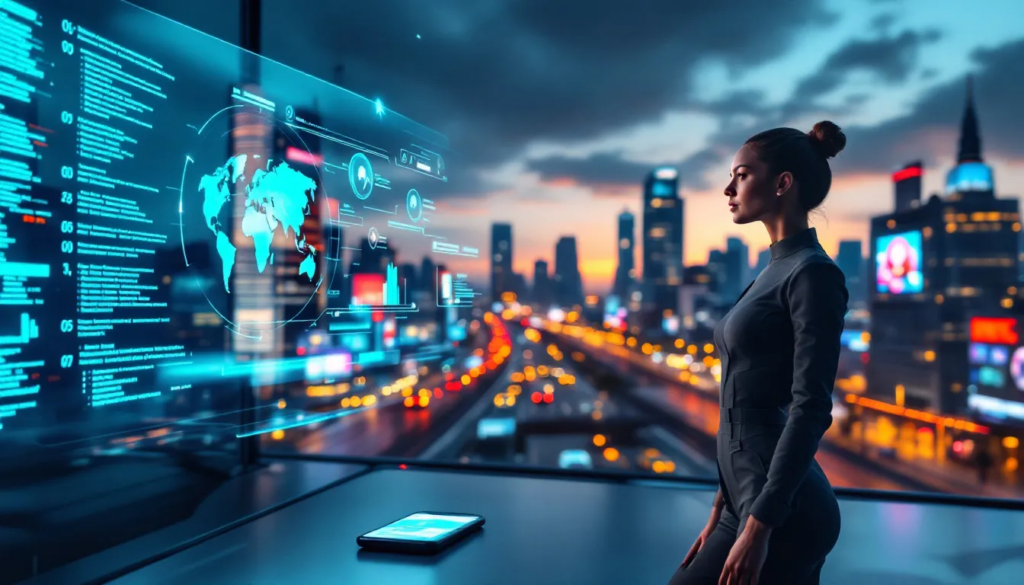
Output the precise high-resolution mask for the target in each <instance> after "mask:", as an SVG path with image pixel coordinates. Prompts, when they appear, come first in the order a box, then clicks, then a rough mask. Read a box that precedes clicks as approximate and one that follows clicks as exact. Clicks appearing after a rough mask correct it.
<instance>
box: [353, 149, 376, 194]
mask: <svg viewBox="0 0 1024 585" xmlns="http://www.w3.org/2000/svg"><path fill="white" fill-rule="evenodd" d="M348 184H349V186H351V187H352V192H353V193H355V194H356V197H358V198H359V199H361V200H364V201H365V200H366V199H367V198H369V197H370V192H372V191H373V167H372V166H370V161H369V159H367V158H366V155H364V154H363V153H361V152H357V153H356V154H355V156H353V157H352V160H351V161H349V163H348Z"/></svg>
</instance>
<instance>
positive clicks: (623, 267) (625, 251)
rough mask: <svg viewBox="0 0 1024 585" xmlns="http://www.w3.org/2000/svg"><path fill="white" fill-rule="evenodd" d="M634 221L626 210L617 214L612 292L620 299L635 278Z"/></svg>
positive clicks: (623, 297) (624, 295) (623, 296)
mask: <svg viewBox="0 0 1024 585" xmlns="http://www.w3.org/2000/svg"><path fill="white" fill-rule="evenodd" d="M635 231H636V220H635V219H634V217H633V214H632V213H630V212H629V211H628V210H623V211H622V213H620V214H619V240H618V250H619V267H618V269H617V270H616V271H615V286H614V288H613V291H614V293H615V295H617V296H618V297H619V298H620V299H625V298H626V296H627V295H628V294H629V287H630V285H631V284H633V280H634V279H635V278H636V236H635Z"/></svg>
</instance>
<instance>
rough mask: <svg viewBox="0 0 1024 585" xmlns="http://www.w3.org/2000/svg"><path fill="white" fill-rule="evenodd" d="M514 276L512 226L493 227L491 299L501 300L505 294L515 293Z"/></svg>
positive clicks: (505, 224)
mask: <svg viewBox="0 0 1024 585" xmlns="http://www.w3.org/2000/svg"><path fill="white" fill-rule="evenodd" d="M515 286H516V283H515V277H514V275H513V274H512V226H511V225H510V224H507V223H495V224H492V225H491V299H492V300H496V301H497V300H500V299H501V294H502V293H504V292H510V291H511V292H515Z"/></svg>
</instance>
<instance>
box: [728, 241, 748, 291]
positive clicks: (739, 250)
mask: <svg viewBox="0 0 1024 585" xmlns="http://www.w3.org/2000/svg"><path fill="white" fill-rule="evenodd" d="M749 272H750V249H749V248H747V245H746V244H745V243H744V242H743V240H742V239H740V238H737V237H735V236H733V237H729V238H726V240H725V277H726V285H725V287H726V290H727V294H728V300H730V301H734V300H736V299H738V298H739V297H740V293H742V292H743V289H745V288H747V285H748V284H749V282H748V279H747V273H749Z"/></svg>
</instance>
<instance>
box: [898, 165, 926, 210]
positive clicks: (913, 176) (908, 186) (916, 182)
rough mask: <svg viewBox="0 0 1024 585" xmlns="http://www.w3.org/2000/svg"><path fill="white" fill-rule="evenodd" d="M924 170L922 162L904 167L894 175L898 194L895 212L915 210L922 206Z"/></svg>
mask: <svg viewBox="0 0 1024 585" xmlns="http://www.w3.org/2000/svg"><path fill="white" fill-rule="evenodd" d="M923 175H924V170H923V167H922V165H921V161H915V162H912V163H909V164H907V165H904V166H903V168H902V169H900V170H898V171H896V172H895V173H893V174H892V184H893V189H894V190H895V193H896V205H895V206H894V210H895V211H906V210H908V209H914V208H915V207H917V206H918V205H920V204H921V180H922V178H923Z"/></svg>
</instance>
